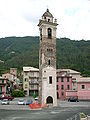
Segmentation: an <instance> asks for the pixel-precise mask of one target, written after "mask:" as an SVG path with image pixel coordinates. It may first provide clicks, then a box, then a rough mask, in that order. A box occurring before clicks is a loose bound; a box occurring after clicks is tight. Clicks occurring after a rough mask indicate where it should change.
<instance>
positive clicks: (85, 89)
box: [77, 77, 90, 100]
mask: <svg viewBox="0 0 90 120" xmlns="http://www.w3.org/2000/svg"><path fill="white" fill-rule="evenodd" d="M77 87H78V91H77V96H78V99H79V100H90V77H87V78H86V77H82V78H80V80H79V81H78V82H77Z"/></svg>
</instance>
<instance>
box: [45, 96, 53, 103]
mask: <svg viewBox="0 0 90 120" xmlns="http://www.w3.org/2000/svg"><path fill="white" fill-rule="evenodd" d="M46 101H47V104H49V103H53V98H52V97H51V96H48V97H47V99H46Z"/></svg>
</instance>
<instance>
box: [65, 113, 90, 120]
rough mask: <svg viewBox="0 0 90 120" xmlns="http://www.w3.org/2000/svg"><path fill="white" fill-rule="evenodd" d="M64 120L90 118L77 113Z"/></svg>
mask: <svg viewBox="0 0 90 120" xmlns="http://www.w3.org/2000/svg"><path fill="white" fill-rule="evenodd" d="M66 120H90V116H88V115H85V114H84V113H77V114H75V115H73V116H72V117H70V118H68V119H66Z"/></svg>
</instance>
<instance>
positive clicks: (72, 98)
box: [68, 97, 79, 102]
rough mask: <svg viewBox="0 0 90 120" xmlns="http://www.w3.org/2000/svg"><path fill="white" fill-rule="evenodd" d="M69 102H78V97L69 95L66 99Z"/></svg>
mask: <svg viewBox="0 0 90 120" xmlns="http://www.w3.org/2000/svg"><path fill="white" fill-rule="evenodd" d="M68 101H69V102H79V100H78V98H77V97H70V98H69V99H68Z"/></svg>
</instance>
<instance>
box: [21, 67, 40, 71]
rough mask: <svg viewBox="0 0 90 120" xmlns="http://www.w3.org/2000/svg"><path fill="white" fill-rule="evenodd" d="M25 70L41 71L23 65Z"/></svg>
mask: <svg viewBox="0 0 90 120" xmlns="http://www.w3.org/2000/svg"><path fill="white" fill-rule="evenodd" d="M23 71H39V69H38V68H34V67H23Z"/></svg>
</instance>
